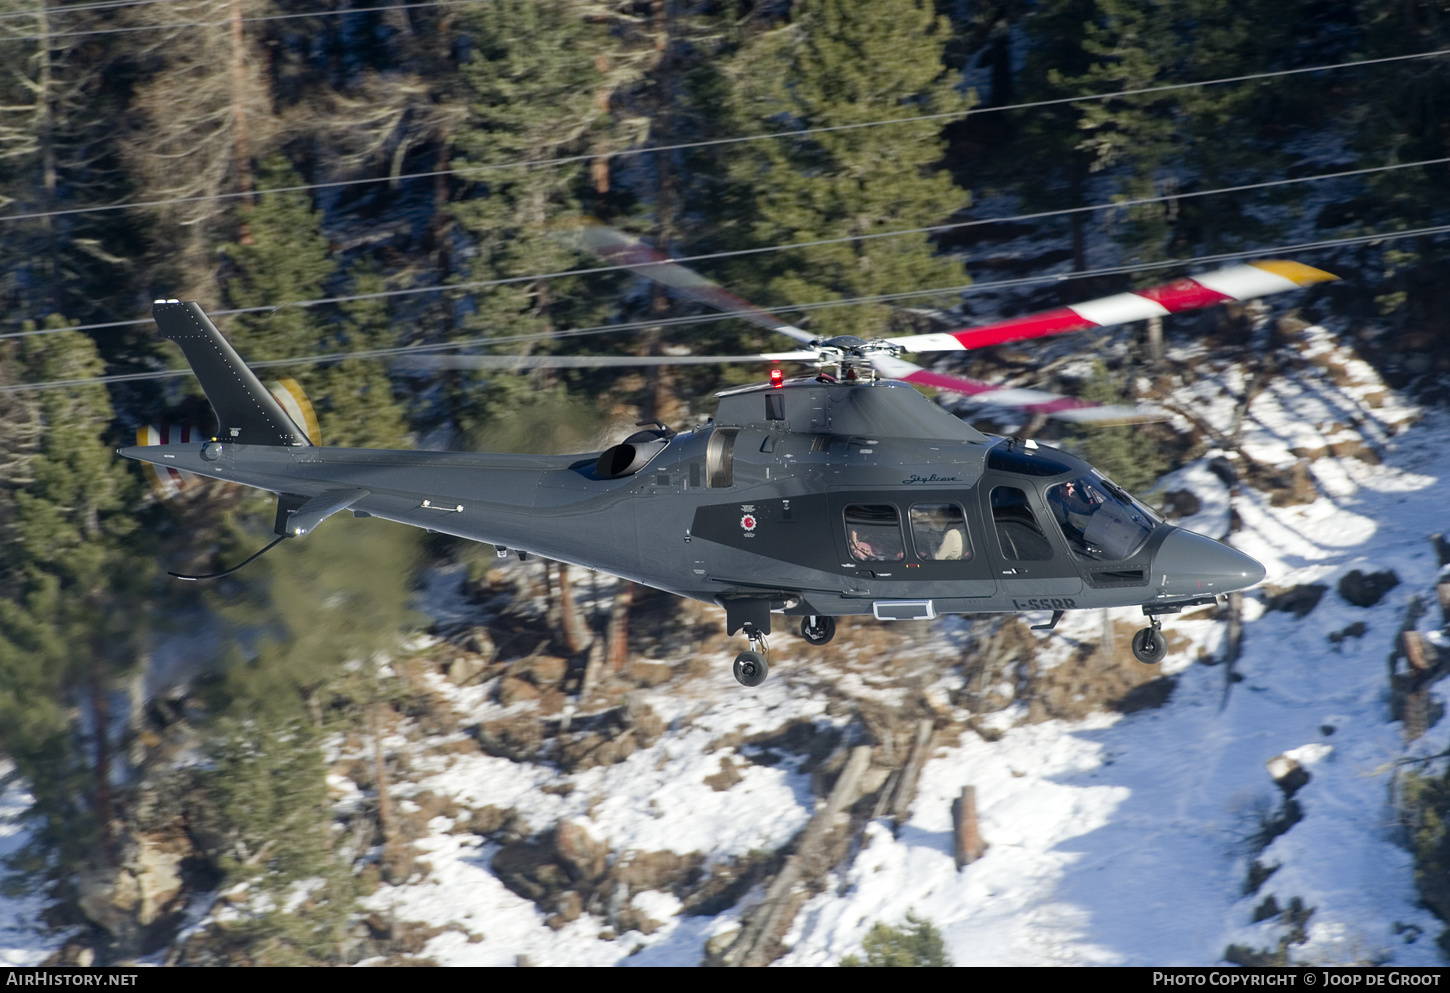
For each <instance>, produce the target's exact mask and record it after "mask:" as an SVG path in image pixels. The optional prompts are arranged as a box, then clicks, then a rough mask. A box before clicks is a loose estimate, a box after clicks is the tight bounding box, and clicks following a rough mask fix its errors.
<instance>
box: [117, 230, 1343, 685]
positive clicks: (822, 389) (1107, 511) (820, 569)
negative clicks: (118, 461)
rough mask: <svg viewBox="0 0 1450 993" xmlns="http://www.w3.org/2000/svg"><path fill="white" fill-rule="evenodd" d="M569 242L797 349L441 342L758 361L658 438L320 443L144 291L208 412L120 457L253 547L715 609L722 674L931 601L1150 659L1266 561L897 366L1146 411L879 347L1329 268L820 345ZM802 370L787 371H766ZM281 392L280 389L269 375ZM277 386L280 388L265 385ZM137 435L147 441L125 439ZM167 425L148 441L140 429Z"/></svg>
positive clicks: (287, 407) (1188, 284) (1033, 399)
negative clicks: (265, 531) (458, 566)
mask: <svg viewBox="0 0 1450 993" xmlns="http://www.w3.org/2000/svg"><path fill="white" fill-rule="evenodd" d="M579 238H580V239H581V241H582V242H583V243H584V245H585V247H587V248H589V249H590V250H592V251H594V252H595V253H596V254H598V255H600V256H601V257H603V258H605V259H606V260H609V261H611V262H613V263H615V264H616V265H618V266H620V267H622V268H626V269H629V270H631V271H634V272H636V273H638V274H640V275H644V276H647V277H649V278H651V279H654V280H656V281H658V282H660V283H663V284H665V285H666V286H669V287H670V288H671V289H672V290H674V291H675V292H676V293H677V294H679V295H681V296H684V297H686V298H688V299H691V300H695V301H698V302H701V303H705V304H707V305H709V306H712V307H715V308H716V309H719V310H722V311H726V312H729V313H731V314H733V315H737V316H743V317H745V318H746V319H747V320H751V321H753V322H755V323H757V324H759V325H761V326H763V327H767V328H769V329H770V330H772V331H776V332H779V333H781V334H784V335H785V336H787V337H790V338H793V339H795V340H796V341H797V342H798V343H799V344H800V345H802V346H804V347H802V348H799V349H797V350H796V351H793V352H777V353H762V354H759V355H754V356H731V357H694V356H668V355H666V356H655V357H642V358H635V357H629V356H529V357H518V356H497V355H489V356H450V357H446V358H444V357H440V358H437V359H427V360H423V361H422V362H421V363H418V364H423V365H425V366H426V365H433V366H437V367H454V368H456V367H460V366H462V367H471V368H512V369H522V368H532V367H537V366H541V365H554V366H567V367H582V366H590V365H593V366H611V365H620V366H623V365H633V364H648V363H657V364H672V363H678V364H684V363H688V362H696V361H710V362H720V361H757V362H769V363H775V364H774V365H772V367H771V369H770V372H769V379H768V380H767V381H766V382H763V383H758V384H754V385H749V386H743V387H737V388H734V389H727V390H725V391H723V392H721V393H718V394H716V397H717V399H718V401H719V402H718V406H717V409H716V412H715V415H714V417H713V418H711V419H710V420H709V421H708V422H707V423H705V424H704V425H701V426H697V427H694V428H692V429H687V430H675V429H672V428H670V427H668V426H666V425H665V424H663V423H661V422H658V421H652V422H646V423H641V424H638V425H636V427H638V428H641V430H638V431H636V432H634V433H631V434H629V435H628V436H627V437H625V438H624V439H622V440H621V441H619V442H618V443H617V444H614V445H612V446H611V447H609V448H607V449H605V450H604V451H602V452H588V453H580V454H574V455H512V454H487V453H472V452H441V451H412V450H382V449H357V448H334V447H324V446H322V445H321V443H320V442H321V439H320V437H319V432H318V430H317V422H316V419H315V416H313V415H311V414H310V405H306V404H305V397H304V398H302V400H301V403H302V405H303V409H299V404H298V403H297V402H295V401H296V395H297V393H298V391H297V390H295V389H293V388H291V387H289V389H288V390H287V391H283V390H280V389H276V388H274V389H270V390H269V389H268V388H267V387H265V386H263V384H262V383H261V381H260V380H259V379H258V378H257V376H256V374H255V373H254V372H253V371H252V370H251V369H250V368H249V367H248V366H247V365H246V363H245V362H244V361H243V360H242V358H241V357H240V356H239V355H238V354H237V352H236V351H235V350H234V349H233V348H232V346H231V344H230V343H229V342H228V341H227V340H226V338H225V337H224V336H223V335H222V334H221V332H220V331H218V330H217V328H216V326H215V325H214V324H213V323H212V322H211V320H210V319H209V318H208V317H207V315H206V314H205V312H204V311H203V310H202V308H201V307H200V306H199V305H198V304H196V303H193V302H182V301H179V300H175V299H169V300H158V301H156V302H155V304H154V307H153V311H152V313H153V317H154V319H155V321H156V324H157V328H158V330H159V332H160V334H161V336H162V337H164V338H167V339H169V340H171V341H173V342H175V343H177V344H178V345H179V346H180V347H181V349H182V351H183V353H184V354H185V357H186V360H187V361H188V363H189V364H190V366H191V369H192V371H193V372H194V374H195V375H196V377H197V379H198V380H199V382H200V384H201V387H202V390H203V391H204V392H205V394H206V397H207V399H208V400H209V401H210V403H211V405H212V407H213V409H214V411H215V413H216V416H217V422H218V428H217V431H216V432H215V434H212V435H210V436H207V437H206V438H205V439H204V440H201V439H196V440H181V439H177V440H176V441H175V443H168V444H141V445H137V446H134V447H126V448H121V449H118V450H117V451H118V454H120V455H123V456H125V457H127V458H132V459H137V460H140V461H142V462H145V463H149V464H150V465H152V466H155V467H156V468H157V470H158V471H160V472H163V473H167V474H170V475H176V474H184V473H192V474H195V475H198V476H204V477H210V478H213V479H218V480H225V481H230V482H234V483H240V484H242V485H246V486H251V487H256V488H260V489H263V490H268V491H271V492H273V493H276V494H277V509H276V517H275V521H274V527H273V533H274V535H275V536H276V537H275V538H274V539H273V540H272V542H271V543H270V544H268V545H266V546H265V547H264V548H262V549H261V550H260V551H258V552H256V553H255V554H253V555H252V556H251V557H250V558H248V559H246V560H245V561H244V562H242V563H240V564H239V565H237V566H234V567H232V568H230V569H226V570H224V571H222V572H218V573H213V574H210V575H207V576H184V575H180V574H177V573H172V575H176V576H178V578H181V579H189V580H195V579H210V578H217V577H220V576H223V575H227V574H229V573H232V572H235V571H236V570H237V569H240V568H241V567H242V566H244V565H246V564H247V563H248V562H251V561H253V560H254V559H256V558H257V557H259V556H260V555H262V554H263V553H265V552H266V551H268V550H269V549H271V548H272V547H274V546H275V545H276V544H278V543H279V542H281V541H284V540H287V539H289V538H299V537H302V536H305V535H306V534H308V533H310V532H311V531H312V530H314V529H315V528H316V527H317V526H318V525H319V524H321V523H322V522H323V521H324V520H326V519H327V518H328V517H330V516H332V515H334V514H338V513H341V512H343V511H350V512H351V513H352V514H353V516H355V517H362V518H366V517H378V518H383V519H385V520H390V521H395V522H399V523H403V524H408V525H412V526H414V527H419V528H424V529H426V530H428V531H429V532H437V533H442V534H449V535H454V536H457V537H460V538H467V539H471V540H473V541H478V542H484V543H487V544H492V545H493V546H494V548H495V550H496V553H497V554H498V555H499V556H500V557H505V556H507V555H508V554H510V552H511V551H512V552H514V553H516V554H517V555H518V556H519V557H520V558H526V557H527V556H529V555H538V556H542V557H545V558H550V559H554V560H556V561H560V562H566V563H570V564H575V565H580V566H584V567H586V568H590V569H595V570H598V571H602V572H607V573H611V574H614V575H616V576H620V577H622V578H624V579H628V580H631V581H634V582H636V583H641V584H644V585H646V586H650V587H654V588H657V589H660V590H664V591H667V592H669V593H673V594H676V595H678V596H682V597H689V598H692V599H695V600H699V601H703V602H706V603H713V604H716V605H718V606H720V607H722V608H723V609H724V612H725V629H726V634H727V635H730V636H733V635H735V634H736V633H741V634H743V635H744V637H745V638H746V639H747V641H748V643H749V648H748V649H747V650H745V651H742V652H740V653H739V654H738V655H737V656H736V657H735V660H734V663H733V666H732V672H733V674H734V676H735V678H736V680H738V681H739V682H740V683H741V684H742V685H744V686H747V687H753V686H758V685H760V684H761V683H762V682H763V681H764V680H765V678H766V676H767V674H768V672H769V662H768V659H767V642H766V636H767V635H769V634H770V633H771V629H772V618H773V617H774V616H775V615H783V616H786V617H790V618H799V619H800V620H799V629H798V630H799V632H800V635H801V637H802V638H803V639H804V640H805V641H806V642H808V643H809V644H812V645H824V644H826V643H827V642H829V641H831V639H832V638H833V637H834V635H835V631H836V618H837V617H842V616H850V615H873V616H874V617H875V618H877V619H878V620H883V621H886V620H924V619H930V618H935V617H937V616H940V615H943V614H953V613H973V614H975V613H991V612H1013V613H1021V612H1035V611H1050V612H1051V619H1050V620H1049V621H1047V622H1046V623H1044V624H1038V625H1035V626H1034V628H1033V629H1034V630H1047V631H1050V630H1053V629H1054V628H1055V627H1056V626H1057V624H1058V623H1059V621H1060V620H1061V619H1062V617H1063V616H1064V615H1065V613H1066V612H1067V611H1069V610H1085V609H1098V608H1107V607H1135V606H1137V607H1141V608H1142V611H1143V614H1144V616H1145V617H1146V618H1147V626H1146V627H1144V628H1142V629H1141V630H1139V631H1138V632H1137V633H1136V634H1135V635H1134V636H1133V639H1132V651H1133V654H1134V656H1135V657H1136V658H1137V659H1138V660H1139V661H1140V662H1143V663H1145V664H1149V665H1153V664H1157V663H1159V662H1161V661H1162V660H1163V659H1164V658H1165V657H1166V655H1167V651H1168V646H1167V640H1166V638H1165V636H1164V635H1163V632H1162V624H1161V617H1162V615H1164V614H1172V613H1176V612H1179V611H1181V610H1183V609H1184V608H1187V607H1192V606H1197V605H1202V604H1209V603H1215V602H1217V601H1218V599H1219V598H1220V597H1222V596H1223V595H1225V594H1227V593H1231V592H1234V591H1237V590H1243V589H1247V588H1249V587H1251V586H1254V585H1255V584H1257V583H1259V582H1260V581H1261V580H1262V579H1263V578H1264V576H1265V569H1264V567H1263V566H1262V565H1261V564H1260V563H1259V562H1257V561H1256V560H1254V559H1253V558H1251V557H1250V556H1248V555H1245V554H1244V553H1243V552H1240V551H1238V550H1236V549H1233V548H1231V547H1229V546H1228V545H1226V544H1223V543H1221V542H1219V541H1216V540H1214V539H1212V538H1210V537H1207V536H1204V535H1200V534H1197V533H1194V532H1192V531H1189V530H1186V529H1184V528H1181V527H1177V526H1175V525H1172V524H1169V523H1167V522H1166V521H1164V520H1163V518H1161V517H1160V516H1159V515H1158V514H1156V513H1155V512H1154V511H1153V510H1151V509H1150V508H1148V507H1147V506H1145V505H1144V504H1143V503H1142V502H1140V501H1139V500H1138V499H1137V498H1135V497H1134V496H1133V495H1132V494H1130V493H1128V492H1127V491H1125V490H1123V489H1122V488H1121V487H1119V486H1117V485H1116V484H1115V483H1113V482H1112V480H1110V479H1109V478H1107V477H1106V476H1105V475H1104V474H1102V473H1101V472H1099V471H1098V470H1097V469H1095V468H1094V467H1093V466H1092V465H1089V464H1088V463H1087V462H1086V461H1084V460H1083V459H1081V458H1078V457H1077V456H1074V455H1072V454H1070V453H1068V452H1065V451H1062V450H1059V449H1056V448H1053V447H1050V446H1047V445H1039V444H1038V443H1036V442H1035V441H1033V440H1030V439H1021V438H1007V437H1002V436H997V435H989V434H985V433H983V432H981V431H979V430H977V429H976V428H974V427H972V426H971V425H969V424H967V423H966V422H965V421H963V420H962V419H960V418H959V417H957V416H955V415H953V414H951V413H949V412H948V411H946V410H944V409H943V408H942V407H941V406H939V405H938V404H936V403H935V402H933V401H932V400H930V399H928V398H927V397H926V396H924V395H923V394H922V393H921V392H919V391H918V390H917V389H916V388H915V385H914V384H919V385H927V386H932V387H936V388H939V389H944V390H949V391H954V392H956V393H959V394H965V395H968V396H972V397H975V398H976V399H978V400H980V401H983V402H986V403H990V404H993V405H996V406H1012V407H1017V408H1021V409H1023V410H1026V411H1028V412H1031V413H1033V414H1039V415H1045V416H1049V417H1055V418H1061V419H1064V420H1068V421H1075V422H1117V423H1121V422H1123V421H1134V420H1139V421H1141V420H1145V419H1156V418H1158V417H1161V415H1156V414H1154V413H1153V412H1151V411H1143V410H1139V409H1137V408H1129V407H1113V406H1104V405H1099V404H1094V403H1091V402H1088V401H1084V400H1079V399H1075V398H1071V397H1061V396H1056V395H1053V394H1050V393H1047V392H1044V391H1039V390H1029V389H1004V388H1001V387H998V386H995V385H993V384H989V383H985V382H981V381H978V380H973V379H968V378H966V377H962V376H958V375H954V374H949V373H942V372H937V371H935V370H931V369H926V368H923V367H921V366H917V365H914V364H913V363H910V362H908V361H905V360H904V359H902V358H901V357H900V356H901V355H902V353H903V352H908V351H910V352H917V351H941V350H949V349H950V350H961V349H967V348H974V347H979V346H981V345H984V344H996V343H1001V342H1006V341H1015V340H1021V339H1024V338H1033V337H1040V336H1043V335H1049V334H1058V333H1062V332H1065V331H1074V330H1081V329H1083V328H1089V327H1102V326H1108V325H1112V324H1123V323H1128V322H1131V321H1136V320H1142V319H1144V318H1147V317H1153V316H1160V315H1163V314H1167V313H1176V312H1180V311H1185V310H1191V309H1196V308H1201V307H1207V306H1211V305H1214V304H1218V303H1223V302H1225V301H1232V300H1247V299H1251V298H1254V297H1259V296H1264V295H1267V294H1269V293H1276V292H1280V291H1284V290H1291V289H1295V288H1298V287H1303V286H1308V285H1311V284H1313V283H1318V282H1322V281H1325V280H1330V279H1335V278H1337V277H1335V276H1332V275H1330V274H1329V273H1325V272H1322V271H1320V270H1318V269H1313V268H1310V267H1308V266H1305V265H1302V264H1300V263H1296V262H1286V261H1265V262H1256V263H1249V264H1242V265H1237V266H1232V267H1229V268H1226V269H1220V270H1217V271H1215V272H1212V273H1208V274H1204V275H1199V276H1195V277H1192V278H1184V279H1179V280H1176V281H1174V282H1172V283H1169V284H1166V285H1163V286H1159V287H1154V288H1152V289H1148V290H1141V291H1137V292H1132V293H1120V294H1117V295H1115V296H1110V297H1106V298H1103V299H1100V300H1096V301H1092V302H1090V303H1086V304H1078V305H1074V306H1072V307H1062V308H1058V309H1057V310H1052V311H1046V312H1043V313H1039V314H1033V315H1028V316H1026V317H1018V318H1012V319H1008V320H1006V321H1001V322H998V323H996V324H990V325H985V326H978V327H974V328H967V329H963V330H960V331H955V332H949V333H937V334H927V335H912V336H906V337H899V338H880V339H874V340H865V339H862V338H858V337H853V336H836V337H832V338H821V337H818V336H815V335H812V334H810V333H809V332H807V331H804V330H802V329H800V328H798V327H795V326H793V325H791V324H788V323H786V322H785V321H784V320H782V319H781V318H779V317H777V316H776V315H774V314H772V313H771V312H769V311H767V310H764V309H762V308H759V307H755V306H754V305H752V304H750V303H749V302H748V301H745V300H743V299H741V298H740V297H738V296H736V295H734V294H733V293H731V292H730V291H728V290H726V289H724V288H723V287H721V286H719V285H718V284H716V283H714V282H712V281H710V280H709V279H707V278H706V277H704V276H702V275H700V274H699V273H696V272H694V271H693V270H691V269H688V268H686V267H685V266H682V265H680V264H679V263H677V262H674V261H672V260H670V259H668V258H667V257H665V256H664V255H663V254H662V253H660V252H659V251H658V250H656V249H654V248H653V247H651V246H649V245H647V244H645V243H643V242H641V241H638V240H636V239H634V238H631V237H630V236H628V235H624V234H622V233H620V232H618V231H614V230H612V229H609V228H605V227H603V226H601V225H591V226H587V227H585V228H584V229H583V230H582V231H581V232H580V233H579ZM783 362H798V363H802V364H805V365H808V366H814V367H815V368H814V371H812V372H808V373H807V374H803V375H793V376H786V375H785V372H784V370H783V369H782V368H781V366H780V364H779V363H783ZM292 386H293V387H295V384H292ZM289 397H291V399H292V401H293V402H288V401H289ZM154 440H157V439H156V438H155V437H154V436H150V437H143V441H154ZM160 440H165V441H170V440H171V439H169V438H167V439H160Z"/></svg>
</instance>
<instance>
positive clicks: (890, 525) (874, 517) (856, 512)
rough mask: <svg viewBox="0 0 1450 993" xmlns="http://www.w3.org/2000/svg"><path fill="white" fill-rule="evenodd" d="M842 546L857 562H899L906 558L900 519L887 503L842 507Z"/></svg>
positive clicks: (893, 508)
mask: <svg viewBox="0 0 1450 993" xmlns="http://www.w3.org/2000/svg"><path fill="white" fill-rule="evenodd" d="M846 547H847V548H849V549H850V550H851V557H852V558H853V559H855V560H856V561H858V562H899V561H900V560H901V559H903V558H905V557H906V544H905V541H904V540H903V539H902V536H901V519H900V517H899V516H898V515H897V513H896V508H895V507H893V506H892V505H891V504H889V503H870V504H852V505H851V506H849V507H847V508H846Z"/></svg>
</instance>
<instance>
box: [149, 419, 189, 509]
mask: <svg viewBox="0 0 1450 993" xmlns="http://www.w3.org/2000/svg"><path fill="white" fill-rule="evenodd" d="M202 440H203V438H202V434H201V432H200V431H199V430H197V429H196V428H194V427H191V426H190V425H176V424H171V425H167V427H166V428H164V429H162V428H156V427H152V426H151V425H149V424H148V425H146V426H144V427H142V428H139V429H138V430H137V431H136V444H138V445H189V444H192V443H196V444H200V443H201V442H202ZM141 468H142V470H143V471H144V472H145V473H146V479H147V481H148V482H149V483H150V484H151V491H152V492H153V493H155V494H156V495H157V496H158V497H160V498H161V499H162V500H171V499H173V498H175V497H176V496H177V495H178V494H180V493H181V492H182V491H184V490H185V489H186V488H187V487H188V486H192V485H194V484H195V483H197V482H199V481H200V479H201V477H200V476H197V475H194V474H192V473H189V472H183V471H181V470H180V469H173V468H171V467H170V466H164V465H152V464H151V463H150V462H143V463H141Z"/></svg>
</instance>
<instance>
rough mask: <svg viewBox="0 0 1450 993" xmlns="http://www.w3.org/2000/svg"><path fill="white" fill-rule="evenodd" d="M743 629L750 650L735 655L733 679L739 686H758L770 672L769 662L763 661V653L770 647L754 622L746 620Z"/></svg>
mask: <svg viewBox="0 0 1450 993" xmlns="http://www.w3.org/2000/svg"><path fill="white" fill-rule="evenodd" d="M743 631H744V633H745V637H747V638H749V639H750V650H749V651H746V652H741V653H740V654H739V655H737V656H735V667H734V672H735V679H736V681H737V682H739V683H740V685H741V686H759V685H760V684H761V683H763V682H765V677H766V676H767V675H769V674H770V663H769V662H767V661H765V653H766V652H768V651H770V649H769V647H768V646H767V645H766V643H765V635H763V634H761V633H760V631H759V630H758V629H757V628H756V627H755V625H754V624H750V623H748V622H747V623H746V624H745V626H744V628H743Z"/></svg>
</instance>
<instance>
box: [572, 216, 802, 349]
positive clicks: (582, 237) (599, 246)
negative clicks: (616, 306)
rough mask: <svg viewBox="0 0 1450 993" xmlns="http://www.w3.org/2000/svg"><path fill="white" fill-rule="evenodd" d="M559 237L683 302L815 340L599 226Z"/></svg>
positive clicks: (630, 239)
mask: <svg viewBox="0 0 1450 993" xmlns="http://www.w3.org/2000/svg"><path fill="white" fill-rule="evenodd" d="M563 237H564V239H565V240H566V241H572V242H574V243H575V244H577V245H578V246H580V247H583V248H587V249H589V251H591V252H593V253H594V254H595V255H598V256H599V257H600V258H602V259H604V260H605V261H606V262H608V263H610V264H611V265H617V266H623V267H624V268H626V269H628V270H629V271H630V272H632V273H634V274H635V275H637V276H644V277H645V278H646V279H652V280H654V281H655V282H656V283H660V284H663V285H665V286H668V287H669V288H670V289H672V290H674V291H675V292H677V293H678V294H679V295H680V296H682V297H684V298H685V299H686V300H693V301H695V302H696V303H702V304H704V305H705V306H707V307H714V308H715V309H716V310H722V311H728V312H736V311H738V312H739V314H738V316H740V317H743V318H744V319H745V320H747V321H750V322H751V323H753V324H757V325H759V326H760V327H763V328H766V329H767V330H770V331H779V332H780V333H781V334H785V335H790V337H792V338H794V339H795V340H796V341H804V342H807V343H809V342H812V341H815V339H816V336H815V335H813V334H810V333H808V332H806V331H802V330H801V329H800V328H798V327H796V326H795V325H793V324H787V323H786V322H785V321H783V320H781V319H780V318H779V317H776V316H775V315H774V314H772V313H771V312H770V311H768V310H765V309H763V308H761V307H757V306H756V305H755V304H753V303H751V302H750V301H749V300H746V299H745V298H743V297H739V296H736V295H735V294H734V293H731V292H730V291H729V290H727V289H726V288H725V287H723V286H721V285H720V284H719V283H716V282H714V281H713V280H710V279H706V278H705V277H704V276H702V275H700V274H699V273H698V272H696V271H695V270H693V269H690V268H687V267H686V266H682V265H680V264H679V263H678V262H674V261H671V259H670V257H669V256H667V255H665V254H664V253H663V252H661V251H660V250H659V249H657V248H655V247H653V246H651V245H646V244H645V243H644V242H642V241H640V240H639V239H638V238H634V237H631V236H630V235H627V234H625V233H624V232H622V231H616V230H615V229H614V228H611V227H606V226H605V225H603V224H597V223H595V224H583V225H580V226H579V227H578V228H573V229H569V230H568V231H566V232H564V234H563Z"/></svg>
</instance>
